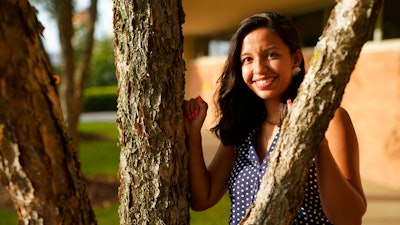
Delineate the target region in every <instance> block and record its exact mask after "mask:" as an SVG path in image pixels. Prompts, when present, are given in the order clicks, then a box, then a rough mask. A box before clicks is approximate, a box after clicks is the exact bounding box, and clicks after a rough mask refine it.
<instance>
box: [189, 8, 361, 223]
mask: <svg viewBox="0 0 400 225" xmlns="http://www.w3.org/2000/svg"><path fill="white" fill-rule="evenodd" d="M304 74H305V68H304V59H303V55H302V52H301V46H300V42H299V36H298V32H297V30H296V28H295V26H294V25H293V23H292V22H291V21H290V19H288V18H287V17H285V16H282V15H280V14H277V13H274V12H267V13H262V14H257V15H254V16H251V17H249V18H247V19H245V20H243V21H242V23H241V24H240V26H239V28H238V30H237V31H236V33H235V34H234V36H233V37H232V40H231V49H230V52H229V54H228V58H227V61H226V64H225V67H224V70H223V72H222V75H221V77H220V79H219V82H220V87H219V91H218V93H217V103H218V108H219V112H220V115H219V121H218V123H217V125H216V126H215V127H214V128H213V129H212V130H213V132H214V133H215V134H216V135H217V136H218V137H219V138H220V140H221V144H220V146H219V148H218V150H217V153H216V155H215V157H214V159H213V160H212V162H211V164H210V165H209V167H208V168H207V167H206V165H205V163H204V159H203V155H202V144H201V127H202V125H203V123H204V120H205V117H206V113H207V108H208V106H207V103H206V102H204V101H203V100H202V99H201V98H200V97H198V98H195V99H190V100H188V101H184V113H185V130H186V134H187V138H188V147H189V150H190V187H191V207H192V209H193V210H204V209H207V208H209V207H211V206H213V205H215V204H216V203H217V202H218V201H219V199H220V198H221V197H222V196H223V195H224V193H225V192H226V191H227V190H228V189H229V195H230V198H231V202H232V207H231V212H230V218H229V223H230V224H238V223H239V222H240V220H241V219H242V218H243V216H244V215H245V213H246V210H247V208H248V207H249V206H250V205H251V203H252V202H253V201H254V200H255V197H256V194H257V192H258V188H259V185H260V182H261V180H262V177H263V175H264V174H265V171H266V170H267V169H268V167H267V162H268V152H270V151H273V149H274V147H275V144H276V141H277V139H278V138H279V133H280V124H281V122H282V120H283V116H282V115H283V114H284V113H283V111H284V108H285V107H283V106H285V104H286V103H289V104H291V102H292V101H293V100H294V98H295V97H296V95H297V89H298V87H299V85H300V83H301V82H302V80H303V78H304ZM358 155H359V150H358V143H357V137H356V134H355V131H354V128H353V125H352V122H351V119H350V117H349V115H348V114H347V112H346V111H345V110H344V109H343V108H339V109H337V111H336V112H335V115H334V118H333V119H332V120H331V122H330V124H329V127H328V130H327V131H326V133H325V138H324V140H323V141H322V142H321V144H320V147H319V150H318V152H317V154H316V155H315V158H314V161H313V163H312V164H311V165H310V169H309V176H308V181H307V184H306V194H305V196H304V199H303V203H302V205H301V207H300V208H299V210H298V214H297V217H296V220H295V224H338V225H340V224H352V225H355V224H361V220H362V216H363V214H364V212H365V210H366V200H365V196H364V193H363V189H362V185H361V179H360V174H359V162H358V161H359V156H358Z"/></svg>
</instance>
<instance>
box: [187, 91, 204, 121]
mask: <svg viewBox="0 0 400 225" xmlns="http://www.w3.org/2000/svg"><path fill="white" fill-rule="evenodd" d="M183 107H184V108H183V110H184V115H185V117H186V118H187V119H189V120H193V119H195V118H197V117H198V116H199V114H200V112H205V111H207V107H208V106H207V103H206V102H205V101H204V100H203V99H202V98H201V97H200V96H198V97H197V98H192V99H190V100H185V101H184V102H183Z"/></svg>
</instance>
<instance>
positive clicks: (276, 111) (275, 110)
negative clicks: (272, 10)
mask: <svg viewBox="0 0 400 225" xmlns="http://www.w3.org/2000/svg"><path fill="white" fill-rule="evenodd" d="M280 104H281V102H280V101H270V100H265V110H266V112H267V117H266V122H267V123H270V124H279V123H280V120H281V116H280V108H281V106H280Z"/></svg>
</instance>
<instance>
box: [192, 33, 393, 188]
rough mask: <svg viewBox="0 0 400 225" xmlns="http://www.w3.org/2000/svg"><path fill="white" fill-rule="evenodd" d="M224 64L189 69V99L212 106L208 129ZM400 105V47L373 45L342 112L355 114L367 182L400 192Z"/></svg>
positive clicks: (208, 62) (213, 61)
mask: <svg viewBox="0 0 400 225" xmlns="http://www.w3.org/2000/svg"><path fill="white" fill-rule="evenodd" d="M305 52H306V51H305ZM305 55H306V53H305ZM308 58H309V57H308ZM224 61H225V57H204V58H199V59H196V60H193V61H191V62H188V63H187V69H188V70H187V77H186V84H187V85H186V98H190V97H197V96H198V95H201V96H202V97H203V98H204V99H205V100H206V101H207V102H208V103H209V107H210V110H209V113H208V115H209V116H208V117H207V120H206V122H205V125H204V127H205V129H209V128H210V127H211V125H212V123H213V122H214V117H213V115H214V111H213V109H214V107H213V103H212V99H213V95H214V91H215V88H216V81H217V79H218V76H219V75H220V73H221V69H222V66H223V64H224ZM399 102H400V41H399V40H397V41H386V42H385V43H378V44H374V43H368V44H367V45H366V46H365V47H364V49H363V51H362V53H361V55H360V58H359V61H358V62H357V65H356V68H355V70H354V72H353V74H352V76H351V80H350V82H349V84H348V85H347V87H346V91H345V95H344V96H343V101H342V106H343V107H344V108H346V109H347V110H348V112H349V113H350V116H351V117H352V120H353V123H354V127H355V129H356V132H357V135H358V138H359V145H360V169H361V174H362V176H363V177H366V178H368V179H372V180H374V181H377V182H382V183H385V184H389V185H393V186H396V187H400V175H399V174H398V173H399V172H398V171H400V105H399Z"/></svg>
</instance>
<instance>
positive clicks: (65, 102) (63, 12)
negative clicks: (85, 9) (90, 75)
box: [52, 0, 76, 137]
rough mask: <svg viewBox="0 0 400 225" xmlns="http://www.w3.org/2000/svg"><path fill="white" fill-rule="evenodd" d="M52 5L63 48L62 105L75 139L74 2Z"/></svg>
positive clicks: (62, 0) (58, 0)
mask: <svg viewBox="0 0 400 225" xmlns="http://www.w3.org/2000/svg"><path fill="white" fill-rule="evenodd" d="M52 5H53V8H54V11H55V17H56V22H57V27H58V31H59V39H60V47H61V61H60V72H61V74H60V76H61V83H60V103H61V108H62V110H63V116H64V119H65V121H66V122H67V126H68V128H69V129H70V133H71V136H72V137H75V136H76V134H75V131H76V129H75V127H76V121H74V117H73V110H74V107H76V105H75V101H74V98H73V94H74V86H73V85H74V71H75V60H74V49H73V47H72V36H73V27H72V8H73V6H72V0H52Z"/></svg>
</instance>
